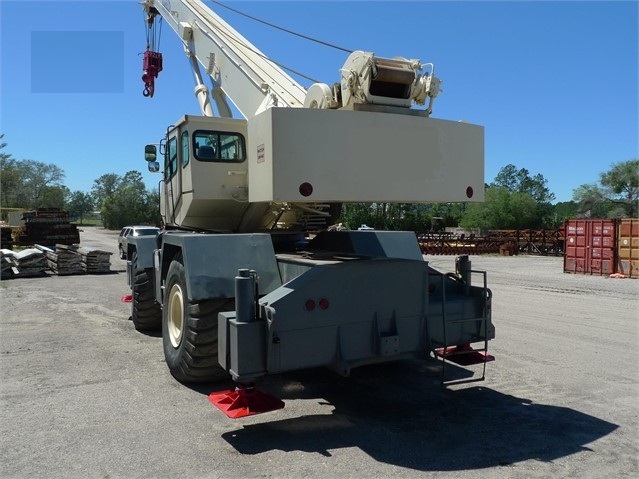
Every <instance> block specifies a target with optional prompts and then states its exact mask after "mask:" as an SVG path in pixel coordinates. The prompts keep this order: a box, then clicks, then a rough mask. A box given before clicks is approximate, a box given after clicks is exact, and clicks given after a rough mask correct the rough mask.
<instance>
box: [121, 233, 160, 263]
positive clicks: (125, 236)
mask: <svg viewBox="0 0 639 479" xmlns="http://www.w3.org/2000/svg"><path fill="white" fill-rule="evenodd" d="M159 232H160V228H156V227H155V226H125V227H124V228H122V229H121V230H120V234H119V235H118V251H119V253H120V259H127V254H126V250H127V244H128V237H129V236H148V235H157V234H158V233H159Z"/></svg>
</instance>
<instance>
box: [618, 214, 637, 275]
mask: <svg viewBox="0 0 639 479" xmlns="http://www.w3.org/2000/svg"><path fill="white" fill-rule="evenodd" d="M617 244H618V247H617V272H618V273H621V274H623V275H625V276H629V277H631V278H639V220H638V219H636V218H623V219H622V220H620V221H619V231H618V235H617Z"/></svg>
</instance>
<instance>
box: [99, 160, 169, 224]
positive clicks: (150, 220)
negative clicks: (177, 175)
mask: <svg viewBox="0 0 639 479" xmlns="http://www.w3.org/2000/svg"><path fill="white" fill-rule="evenodd" d="M93 191H94V192H96V193H97V194H98V195H100V196H101V197H102V198H103V199H102V201H101V204H100V215H101V216H102V223H103V224H104V227H105V228H109V229H120V228H122V227H123V226H126V225H133V224H154V225H157V224H159V222H158V219H159V208H158V202H159V194H158V193H156V192H153V193H151V192H149V191H148V190H147V189H146V187H145V185H144V182H143V181H142V174H141V173H140V172H139V171H129V172H127V173H126V174H125V175H124V176H122V177H120V176H118V175H116V174H114V173H110V174H108V175H102V176H101V177H100V178H99V179H98V180H95V182H94V188H93Z"/></svg>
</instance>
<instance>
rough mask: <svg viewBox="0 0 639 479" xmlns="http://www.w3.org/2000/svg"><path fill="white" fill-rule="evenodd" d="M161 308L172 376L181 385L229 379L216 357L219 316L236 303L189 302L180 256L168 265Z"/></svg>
mask: <svg viewBox="0 0 639 479" xmlns="http://www.w3.org/2000/svg"><path fill="white" fill-rule="evenodd" d="M165 284H166V288H165V296H164V305H163V308H162V343H163V346H164V357H165V359H166V364H167V366H168V367H169V370H170V371H171V374H172V375H173V376H174V377H175V378H176V379H177V380H178V381H181V382H186V383H189V382H210V381H219V380H222V379H228V378H229V375H228V373H227V372H226V371H225V370H224V369H223V368H222V367H221V366H220V364H219V362H218V358H217V315H218V312H220V311H228V310H232V308H233V300H230V301H229V300H228V299H222V300H207V301H201V302H197V303H189V301H188V290H187V283H186V275H185V272H184V265H183V264H182V260H181V257H178V258H176V259H174V260H173V261H172V262H171V264H170V265H169V270H168V273H167V276H166V283H165Z"/></svg>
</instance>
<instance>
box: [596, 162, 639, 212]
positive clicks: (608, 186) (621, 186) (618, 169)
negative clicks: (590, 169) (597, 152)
mask: <svg viewBox="0 0 639 479" xmlns="http://www.w3.org/2000/svg"><path fill="white" fill-rule="evenodd" d="M599 182H600V183H601V186H602V187H603V189H604V192H605V195H606V197H607V198H608V199H609V200H610V201H612V202H613V203H615V204H617V205H621V206H622V211H624V212H625V214H626V215H627V216H629V217H632V218H634V217H635V216H636V214H637V201H639V159H634V160H629V161H624V162H620V163H613V164H612V166H611V168H610V170H608V171H606V172H604V173H601V175H600V179H599Z"/></svg>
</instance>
